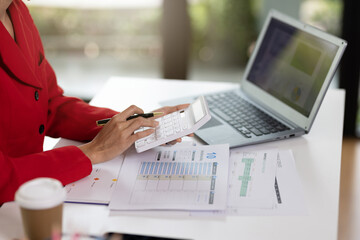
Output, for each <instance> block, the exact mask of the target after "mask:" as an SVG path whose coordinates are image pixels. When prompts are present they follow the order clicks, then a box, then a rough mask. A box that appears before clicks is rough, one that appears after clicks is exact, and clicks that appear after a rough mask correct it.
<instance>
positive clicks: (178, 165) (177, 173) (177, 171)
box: [175, 163, 180, 175]
mask: <svg viewBox="0 0 360 240" xmlns="http://www.w3.org/2000/svg"><path fill="white" fill-rule="evenodd" d="M175 164H176V163H175ZM179 171H180V163H178V164H176V175H179Z"/></svg>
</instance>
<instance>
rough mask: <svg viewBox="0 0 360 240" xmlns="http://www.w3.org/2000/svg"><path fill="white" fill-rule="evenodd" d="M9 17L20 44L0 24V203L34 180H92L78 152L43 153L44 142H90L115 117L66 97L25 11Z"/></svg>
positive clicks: (17, 1) (14, 8) (16, 5)
mask: <svg viewBox="0 0 360 240" xmlns="http://www.w3.org/2000/svg"><path fill="white" fill-rule="evenodd" d="M8 12H9V15H10V17H11V19H12V23H13V27H14V31H15V40H16V41H14V39H12V38H11V36H10V34H9V33H8V32H7V30H6V29H5V27H4V26H3V24H2V23H1V22H0V169H1V170H0V171H1V173H0V203H3V202H6V201H12V200H13V199H14V193H15V191H16V190H17V188H18V187H19V186H20V185H21V184H22V183H24V182H25V181H28V180H30V179H32V178H35V177H52V178H56V179H58V180H60V181H61V182H62V183H63V184H64V185H65V184H68V183H71V182H74V181H76V180H78V179H80V178H83V177H85V176H87V175H89V174H90V173H91V170H92V166H91V163H90V160H89V159H88V158H87V157H86V156H85V155H84V154H83V153H82V151H81V150H80V149H79V148H77V147H74V146H71V147H63V148H59V149H55V150H51V151H47V152H43V142H44V137H45V135H48V136H51V137H64V138H69V139H74V140H79V141H86V140H91V139H93V137H94V136H95V135H96V134H97V133H98V131H99V130H100V129H99V127H97V126H96V124H95V121H96V120H98V119H102V118H108V117H112V116H113V115H114V114H116V112H114V111H112V110H110V109H104V108H96V107H92V106H89V105H88V104H86V103H85V102H83V101H81V100H80V99H77V98H71V97H64V96H63V90H62V89H61V88H60V87H59V86H58V85H57V82H56V76H55V73H54V71H53V69H52V68H51V66H50V64H49V63H48V61H47V60H46V58H45V55H44V50H43V46H42V43H41V39H40V36H39V33H38V31H37V29H36V27H35V25H34V22H33V20H32V18H31V16H30V14H29V11H28V9H27V7H26V6H25V5H24V3H23V2H22V1H21V0H14V1H13V3H12V4H11V5H10V7H9V8H8Z"/></svg>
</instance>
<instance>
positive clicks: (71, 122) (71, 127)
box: [46, 64, 117, 141]
mask: <svg viewBox="0 0 360 240" xmlns="http://www.w3.org/2000/svg"><path fill="white" fill-rule="evenodd" d="M46 75H47V76H48V92H49V93H48V94H49V104H48V108H49V109H48V122H47V125H48V126H47V132H46V134H47V135H48V136H51V137H63V138H68V139H73V140H78V141H88V140H91V139H93V138H94V137H95V136H96V134H97V133H98V132H99V131H100V130H101V127H98V126H96V121H97V120H100V119H104V118H111V117H113V116H114V115H115V114H116V113H117V112H115V111H113V110H110V109H107V108H98V107H94V106H90V105H89V104H87V103H85V102H84V101H82V100H80V99H78V98H74V97H66V96H63V90H62V89H61V88H60V87H59V86H58V85H57V82H56V77H55V74H54V71H53V69H52V68H51V66H50V64H47V67H46Z"/></svg>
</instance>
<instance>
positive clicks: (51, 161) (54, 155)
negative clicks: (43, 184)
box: [0, 146, 92, 203]
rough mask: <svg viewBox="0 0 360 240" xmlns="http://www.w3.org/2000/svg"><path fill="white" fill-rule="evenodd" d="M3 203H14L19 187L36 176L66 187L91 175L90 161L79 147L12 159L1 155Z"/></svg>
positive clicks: (0, 193)
mask: <svg viewBox="0 0 360 240" xmlns="http://www.w3.org/2000/svg"><path fill="white" fill-rule="evenodd" d="M0 167H1V174H0V203H4V202H8V201H12V200H14V195H15V192H16V190H17V189H18V187H19V186H20V185H21V184H23V183H24V182H26V181H28V180H30V179H33V178H36V177H51V178H55V179H58V180H60V181H61V182H62V184H64V185H66V184H69V183H71V182H74V181H76V180H78V179H81V178H83V177H86V176H87V175H89V174H90V173H91V170H92V166H91V163H90V161H89V159H88V158H87V157H86V156H85V155H84V154H83V153H82V152H81V150H80V149H79V148H77V147H74V146H70V147H63V148H57V149H54V150H51V151H47V152H39V153H33V154H28V155H25V156H21V157H9V156H6V155H5V154H4V153H3V152H0Z"/></svg>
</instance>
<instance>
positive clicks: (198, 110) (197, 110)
mask: <svg viewBox="0 0 360 240" xmlns="http://www.w3.org/2000/svg"><path fill="white" fill-rule="evenodd" d="M192 110H193V113H194V118H195V122H198V121H199V120H200V119H202V118H203V117H204V116H205V112H204V109H203V107H202V105H201V101H200V99H198V100H196V101H195V102H194V103H193V104H192Z"/></svg>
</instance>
